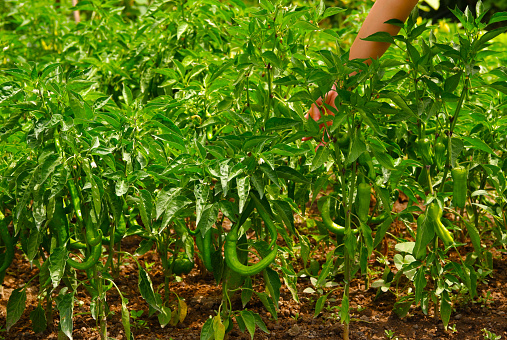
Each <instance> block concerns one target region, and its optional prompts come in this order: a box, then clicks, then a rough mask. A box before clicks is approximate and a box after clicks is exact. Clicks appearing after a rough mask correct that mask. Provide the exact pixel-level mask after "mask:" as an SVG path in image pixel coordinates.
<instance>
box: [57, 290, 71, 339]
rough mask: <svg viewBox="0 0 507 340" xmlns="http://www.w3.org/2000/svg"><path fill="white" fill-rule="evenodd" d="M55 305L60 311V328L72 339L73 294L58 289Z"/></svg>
mask: <svg viewBox="0 0 507 340" xmlns="http://www.w3.org/2000/svg"><path fill="white" fill-rule="evenodd" d="M56 307H57V308H58V311H59V312H60V329H61V330H62V332H63V333H64V334H65V335H66V336H67V337H68V338H69V339H71V340H72V328H73V326H72V315H73V313H74V294H73V293H65V292H63V289H62V290H61V291H60V294H59V295H58V298H57V299H56Z"/></svg>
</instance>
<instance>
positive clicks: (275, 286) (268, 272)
mask: <svg viewBox="0 0 507 340" xmlns="http://www.w3.org/2000/svg"><path fill="white" fill-rule="evenodd" d="M264 282H265V283H266V288H267V290H268V292H269V295H271V297H272V298H273V300H274V303H275V305H278V301H279V300H280V288H281V287H282V283H281V281H280V277H279V276H278V273H277V272H276V271H274V270H273V269H271V268H269V267H268V268H266V269H265V270H264Z"/></svg>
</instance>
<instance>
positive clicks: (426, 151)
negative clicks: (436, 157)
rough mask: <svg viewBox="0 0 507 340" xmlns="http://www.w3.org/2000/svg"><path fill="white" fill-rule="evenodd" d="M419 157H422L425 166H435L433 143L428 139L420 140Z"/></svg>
mask: <svg viewBox="0 0 507 340" xmlns="http://www.w3.org/2000/svg"><path fill="white" fill-rule="evenodd" d="M417 146H418V151H419V155H420V156H421V158H422V160H423V162H424V164H426V165H431V164H433V150H432V147H431V141H430V140H429V139H428V138H424V139H420V140H419V142H418V143H417Z"/></svg>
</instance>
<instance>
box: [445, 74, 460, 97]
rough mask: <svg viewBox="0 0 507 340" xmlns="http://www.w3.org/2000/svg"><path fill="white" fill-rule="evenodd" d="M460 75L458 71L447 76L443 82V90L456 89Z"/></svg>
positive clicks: (452, 90)
mask: <svg viewBox="0 0 507 340" xmlns="http://www.w3.org/2000/svg"><path fill="white" fill-rule="evenodd" d="M461 76H462V72H458V73H456V74H454V75H452V76H450V77H449V78H447V79H446V80H445V83H444V91H445V92H451V93H452V92H454V90H456V88H457V87H458V85H459V82H460V80H461Z"/></svg>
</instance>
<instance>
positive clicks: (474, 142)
mask: <svg viewBox="0 0 507 340" xmlns="http://www.w3.org/2000/svg"><path fill="white" fill-rule="evenodd" d="M461 138H462V139H463V140H464V141H465V142H467V143H466V144H467V145H466V146H471V147H472V148H475V149H479V150H482V151H484V152H487V153H489V154H492V155H496V154H495V152H494V151H493V150H492V149H491V148H490V147H489V145H488V144H486V143H484V141H482V140H481V139H479V138H476V137H466V136H464V137H461Z"/></svg>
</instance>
